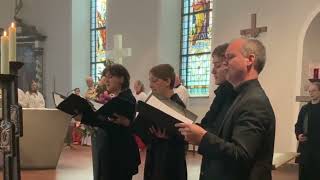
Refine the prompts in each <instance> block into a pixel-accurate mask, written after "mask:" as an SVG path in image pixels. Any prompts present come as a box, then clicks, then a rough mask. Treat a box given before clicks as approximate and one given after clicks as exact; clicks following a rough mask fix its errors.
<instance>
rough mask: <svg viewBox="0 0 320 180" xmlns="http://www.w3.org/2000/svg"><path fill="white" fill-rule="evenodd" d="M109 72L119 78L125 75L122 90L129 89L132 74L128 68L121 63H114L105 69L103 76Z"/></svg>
mask: <svg viewBox="0 0 320 180" xmlns="http://www.w3.org/2000/svg"><path fill="white" fill-rule="evenodd" d="M107 73H110V74H111V75H112V76H116V77H119V78H122V77H123V84H122V86H121V90H124V89H128V88H129V85H130V74H129V72H128V70H127V69H126V68H125V67H124V66H122V65H121V64H112V65H108V66H107V67H106V68H105V69H104V70H103V71H102V76H106V74H107Z"/></svg>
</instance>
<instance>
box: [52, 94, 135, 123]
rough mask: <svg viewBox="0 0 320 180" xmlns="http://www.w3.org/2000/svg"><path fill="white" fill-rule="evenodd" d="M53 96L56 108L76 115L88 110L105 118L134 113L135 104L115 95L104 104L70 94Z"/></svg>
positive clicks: (129, 116) (129, 115)
mask: <svg viewBox="0 0 320 180" xmlns="http://www.w3.org/2000/svg"><path fill="white" fill-rule="evenodd" d="M53 98H54V102H55V105H56V107H57V109H59V110H61V111H63V112H65V113H67V114H70V115H72V116H76V115H78V114H82V113H84V112H90V113H92V114H94V115H95V116H97V117H99V119H104V120H107V119H108V118H116V117H115V116H114V114H118V115H122V116H125V117H127V118H132V117H131V116H132V114H134V109H135V108H134V107H135V104H134V103H131V102H129V101H127V100H125V99H123V98H120V97H115V98H113V99H111V100H110V101H108V102H107V103H105V104H100V103H97V102H94V101H90V100H86V99H84V98H82V97H80V96H78V95H75V94H71V95H69V96H68V97H65V96H63V95H60V94H58V93H53Z"/></svg>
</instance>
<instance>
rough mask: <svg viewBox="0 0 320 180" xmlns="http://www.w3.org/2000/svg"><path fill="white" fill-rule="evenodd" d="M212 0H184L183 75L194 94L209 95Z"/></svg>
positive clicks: (181, 66) (182, 27)
mask: <svg viewBox="0 0 320 180" xmlns="http://www.w3.org/2000/svg"><path fill="white" fill-rule="evenodd" d="M212 6H213V2H212V0H182V19H181V21H182V23H181V32H182V33H181V52H180V57H181V63H180V76H181V79H182V81H183V83H184V85H185V86H186V87H187V88H188V91H189V94H190V95H191V96H193V97H196V96H208V95H209V85H210V64H211V63H210V59H211V58H210V57H211V56H210V53H211V40H212Z"/></svg>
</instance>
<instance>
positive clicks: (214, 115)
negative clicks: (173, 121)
mask: <svg viewBox="0 0 320 180" xmlns="http://www.w3.org/2000/svg"><path fill="white" fill-rule="evenodd" d="M214 93H215V95H216V96H215V98H214V100H213V101H212V104H211V106H210V110H209V111H208V112H207V113H206V115H205V116H204V118H203V119H202V120H201V126H202V127H203V128H205V129H206V130H207V131H209V132H212V133H215V134H217V133H218V130H219V127H220V125H221V123H222V120H223V118H224V116H225V114H226V112H227V110H228V109H229V107H230V106H231V104H232V102H233V101H234V99H235V98H236V92H235V91H234V90H233V86H232V85H231V84H230V83H229V82H227V81H226V82H224V83H223V84H221V85H220V86H219V87H218V88H217V89H216V90H215V91H214Z"/></svg>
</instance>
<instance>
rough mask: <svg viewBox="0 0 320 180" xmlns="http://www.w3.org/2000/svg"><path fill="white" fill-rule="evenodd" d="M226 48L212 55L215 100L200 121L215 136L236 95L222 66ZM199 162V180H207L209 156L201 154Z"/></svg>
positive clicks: (209, 170) (224, 67)
mask: <svg viewBox="0 0 320 180" xmlns="http://www.w3.org/2000/svg"><path fill="white" fill-rule="evenodd" d="M227 48H228V43H225V44H222V45H219V46H217V47H216V48H215V49H214V50H213V52H212V54H211V57H212V65H213V67H212V71H211V73H212V75H213V78H214V83H215V84H216V85H218V88H217V89H216V90H215V91H214V94H215V98H214V99H213V101H212V104H211V106H210V109H209V111H208V112H207V113H206V115H205V116H204V117H203V119H202V120H201V124H200V126H201V127H203V128H204V129H206V130H207V131H208V132H210V133H213V134H217V132H218V131H219V128H220V125H221V124H222V122H223V119H224V117H225V115H226V113H227V111H228V109H229V107H230V106H231V104H232V103H233V101H234V99H235V97H236V93H235V91H234V90H233V86H232V85H231V84H230V83H229V82H228V81H227V80H226V78H227V66H226V65H225V64H224V60H225V52H226V50H227ZM202 155H203V156H202V162H201V170H200V171H201V173H200V180H209V179H210V177H208V176H207V174H208V172H211V171H213V169H212V168H211V164H214V163H215V161H212V159H211V158H210V156H206V154H202Z"/></svg>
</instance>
